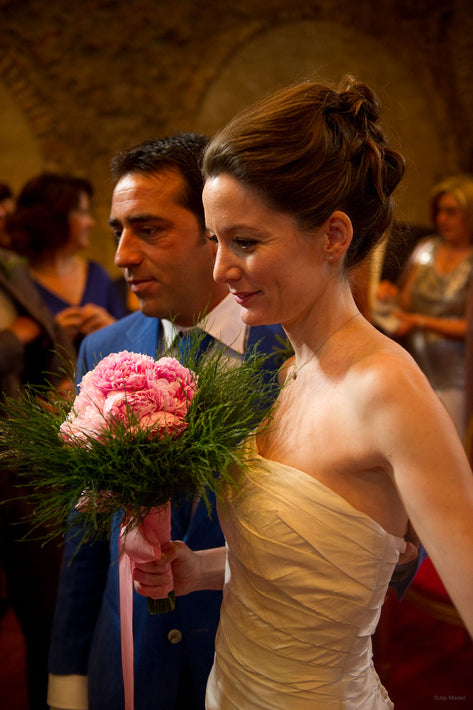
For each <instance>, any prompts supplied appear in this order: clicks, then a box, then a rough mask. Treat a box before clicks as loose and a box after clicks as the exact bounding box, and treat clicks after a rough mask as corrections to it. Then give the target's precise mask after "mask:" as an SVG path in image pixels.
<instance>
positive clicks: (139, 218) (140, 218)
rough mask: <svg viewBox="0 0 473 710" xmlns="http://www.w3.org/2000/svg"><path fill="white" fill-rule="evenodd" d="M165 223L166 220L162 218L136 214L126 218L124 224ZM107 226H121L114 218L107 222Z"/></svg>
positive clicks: (119, 221)
mask: <svg viewBox="0 0 473 710" xmlns="http://www.w3.org/2000/svg"><path fill="white" fill-rule="evenodd" d="M151 221H153V222H166V220H165V219H164V218H163V217H159V216H158V215H156V214H151V213H150V214H137V215H132V216H131V217H126V218H125V220H124V222H126V224H141V223H143V222H151ZM108 224H109V225H110V227H118V226H120V225H121V224H122V222H121V220H119V219H117V218H116V217H111V218H110V219H109V220H108Z"/></svg>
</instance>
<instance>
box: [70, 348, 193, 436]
mask: <svg viewBox="0 0 473 710" xmlns="http://www.w3.org/2000/svg"><path fill="white" fill-rule="evenodd" d="M196 389H197V377H196V375H195V374H194V373H193V372H192V371H191V370H188V369H187V368H186V367H184V366H183V365H181V363H180V362H178V361H177V360H176V359H175V358H171V357H162V358H160V359H159V360H157V361H156V360H153V358H152V357H149V355H142V354H140V353H133V352H128V351H127V350H124V351H122V352H120V353H112V354H111V355H108V356H107V357H105V358H104V359H103V360H101V361H100V362H99V363H98V365H97V366H96V367H95V368H94V369H93V370H91V371H90V372H87V373H86V374H85V375H84V377H83V378H82V381H81V383H80V385H79V390H80V391H79V394H78V395H77V397H76V399H75V401H74V404H73V407H72V409H71V411H70V412H69V414H68V415H67V418H66V420H65V421H64V422H63V424H62V425H61V427H60V436H62V438H63V439H64V440H65V441H69V440H71V439H75V440H79V441H87V439H88V438H90V437H91V438H94V439H100V437H101V436H102V434H103V433H104V431H106V430H107V429H108V428H109V426H110V424H111V423H112V422H118V423H123V424H125V425H129V426H130V421H132V420H133V418H136V424H135V423H133V425H131V426H130V433H133V430H134V431H137V430H141V431H146V432H148V434H149V436H150V437H157V438H162V437H163V436H165V435H166V434H176V435H177V434H180V433H181V432H182V431H184V429H185V428H186V426H187V424H186V422H185V418H186V416H187V412H188V410H189V407H190V404H191V402H192V399H193V397H194V395H195V392H196Z"/></svg>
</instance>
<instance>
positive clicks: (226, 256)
mask: <svg viewBox="0 0 473 710" xmlns="http://www.w3.org/2000/svg"><path fill="white" fill-rule="evenodd" d="M241 275H242V270H241V268H240V266H239V265H238V263H237V259H236V258H235V256H233V255H232V253H231V251H230V250H229V249H227V248H226V247H224V246H222V245H221V244H219V246H218V249H217V254H216V256H215V264H214V271H213V277H214V281H216V282H217V283H219V284H225V283H229V282H231V281H238V280H239V279H240V278H241Z"/></svg>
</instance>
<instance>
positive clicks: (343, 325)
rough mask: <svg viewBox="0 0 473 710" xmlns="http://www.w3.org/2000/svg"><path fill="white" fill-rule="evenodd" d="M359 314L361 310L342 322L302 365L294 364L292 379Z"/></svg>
mask: <svg viewBox="0 0 473 710" xmlns="http://www.w3.org/2000/svg"><path fill="white" fill-rule="evenodd" d="M359 315H360V313H359V312H358V313H355V315H354V316H351V317H350V318H349V319H348V320H347V321H345V323H343V324H342V325H341V326H339V327H338V328H337V329H336V330H334V331H333V333H330V335H329V336H328V337H327V338H325V340H323V341H322V342H321V343H320V345H319V346H318V348H316V349H315V350H314V352H313V353H312V355H311V356H310V358H309V359H308V360H306V361H305V362H304V363H302V365H301V366H300V367H298V368H296V367H295V366H294V369H293V371H292V373H291V379H292V380H295V379H297V375H298V374H299V372H300V371H301V370H302V368H303V367H305V366H306V365H308V364H309V362H312V360H313V359H314V357H315V356H316V355H317V354H318V353H319V352H320V351H321V350H322V348H323V347H324V345H326V344H327V343H328V341H329V340H330V338H333V336H334V335H335V334H336V333H338V331H339V330H342V329H343V328H345V327H346V326H347V325H348V324H349V323H351V322H352V320H353V319H354V318H356V317H357V316H359Z"/></svg>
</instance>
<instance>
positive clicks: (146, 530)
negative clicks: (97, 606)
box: [119, 501, 175, 710]
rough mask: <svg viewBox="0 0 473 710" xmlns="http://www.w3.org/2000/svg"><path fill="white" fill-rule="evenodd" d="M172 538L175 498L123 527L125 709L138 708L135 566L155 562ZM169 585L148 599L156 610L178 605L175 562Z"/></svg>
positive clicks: (120, 574) (121, 614) (122, 582)
mask: <svg viewBox="0 0 473 710" xmlns="http://www.w3.org/2000/svg"><path fill="white" fill-rule="evenodd" d="M170 539H171V502H170V501H168V503H167V504H166V505H165V506H164V507H161V508H152V509H151V510H150V511H149V513H147V515H146V516H145V517H144V518H143V520H142V521H141V522H133V520H129V519H127V520H124V521H123V522H122V526H121V529H120V537H119V540H120V542H119V545H120V561H119V585H120V622H121V623H120V627H121V629H120V635H121V649H122V670H123V685H124V690H125V710H133V708H134V665H133V664H134V649H133V570H134V568H135V566H136V564H142V563H146V562H152V561H153V560H159V559H160V557H161V547H162V545H164V544H165V543H166V542H169V540H170ZM166 572H167V573H169V574H170V576H171V581H170V583H169V585H167V586H166V587H164V588H163V596H162V598H161V599H148V609H149V611H150V613H152V614H159V613H164V612H167V611H172V610H173V609H174V608H175V597H174V583H173V580H172V569H171V564H169V566H168V567H167V568H166Z"/></svg>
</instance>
